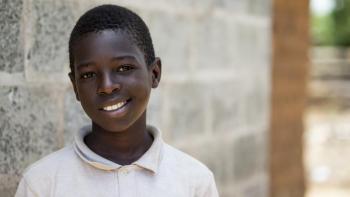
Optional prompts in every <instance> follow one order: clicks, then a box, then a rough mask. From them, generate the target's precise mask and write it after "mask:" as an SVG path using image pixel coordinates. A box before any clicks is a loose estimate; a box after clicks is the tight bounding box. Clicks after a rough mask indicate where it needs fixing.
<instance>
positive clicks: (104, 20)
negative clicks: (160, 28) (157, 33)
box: [69, 5, 155, 73]
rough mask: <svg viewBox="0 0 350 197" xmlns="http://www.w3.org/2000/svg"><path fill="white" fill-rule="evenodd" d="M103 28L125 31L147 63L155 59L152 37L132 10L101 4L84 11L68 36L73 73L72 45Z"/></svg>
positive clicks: (72, 70)
mask: <svg viewBox="0 0 350 197" xmlns="http://www.w3.org/2000/svg"><path fill="white" fill-rule="evenodd" d="M103 30H113V31H119V30H122V31H125V32H126V33H127V34H128V35H129V37H130V39H131V40H132V41H133V42H134V44H136V45H137V46H138V47H139V48H140V49H141V50H142V51H143V54H144V57H145V61H146V64H147V65H150V64H152V62H153V61H154V60H155V54H154V48H153V44H152V38H151V35H150V33H149V30H148V27H147V25H146V24H145V22H144V21H143V20H142V19H141V17H140V16H138V15H137V14H136V13H134V12H133V11H131V10H129V9H127V8H124V7H121V6H117V5H101V6H97V7H95V8H92V9H90V10H88V11H87V12H85V13H84V14H83V15H82V16H81V17H80V18H79V20H78V21H77V23H76V24H75V26H74V28H73V30H72V32H71V34H70V38H69V62H70V69H71V72H72V73H74V55H73V47H74V44H75V42H76V41H77V40H79V39H80V38H82V37H83V36H84V35H86V34H88V33H92V32H94V33H97V32H100V31H103Z"/></svg>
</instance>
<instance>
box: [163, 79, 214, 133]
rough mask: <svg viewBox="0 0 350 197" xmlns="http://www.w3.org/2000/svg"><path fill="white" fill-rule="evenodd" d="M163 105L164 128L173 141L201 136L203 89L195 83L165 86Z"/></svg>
mask: <svg viewBox="0 0 350 197" xmlns="http://www.w3.org/2000/svg"><path fill="white" fill-rule="evenodd" d="M164 88H165V99H164V101H163V102H164V105H165V107H166V111H165V114H164V115H166V117H165V120H164V121H165V125H166V126H165V128H166V129H168V130H169V132H170V133H171V134H170V135H171V137H172V138H173V139H181V138H182V139H186V138H188V137H189V136H193V135H196V134H203V133H204V130H205V122H204V121H205V114H206V106H207V101H206V100H205V98H206V96H205V92H206V91H205V89H203V87H202V86H201V85H200V84H196V83H181V84H167V85H166V86H165V87H164Z"/></svg>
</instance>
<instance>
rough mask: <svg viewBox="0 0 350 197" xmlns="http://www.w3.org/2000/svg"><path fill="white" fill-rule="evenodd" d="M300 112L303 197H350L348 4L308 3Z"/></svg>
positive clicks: (326, 0)
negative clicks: (308, 41)
mask: <svg viewBox="0 0 350 197" xmlns="http://www.w3.org/2000/svg"><path fill="white" fill-rule="evenodd" d="M310 11H311V24H310V26H311V37H312V46H311V48H310V60H311V69H310V80H309V83H308V88H309V99H308V103H307V108H306V109H305V135H304V140H305V149H304V152H305V155H304V158H305V160H304V162H305V169H306V172H307V183H308V186H309V187H308V192H307V196H308V197H323V196H325V197H326V196H337V197H346V196H350V165H349V162H348V159H347V156H348V155H349V154H350V121H349V120H350V108H349V107H350V100H349V99H350V97H349V96H350V94H349V93H350V91H349V90H350V89H349V88H350V83H349V82H350V81H349V79H350V50H349V46H350V1H349V0H312V1H311V7H310Z"/></svg>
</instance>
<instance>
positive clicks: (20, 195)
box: [15, 178, 39, 197]
mask: <svg viewBox="0 0 350 197" xmlns="http://www.w3.org/2000/svg"><path fill="white" fill-rule="evenodd" d="M38 196H39V195H37V194H36V193H34V191H33V190H32V189H31V188H30V186H29V185H28V183H27V181H26V180H25V178H22V180H21V181H20V182H19V184H18V187H17V191H16V194H15V197H38Z"/></svg>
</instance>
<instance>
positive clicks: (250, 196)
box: [240, 181, 268, 197]
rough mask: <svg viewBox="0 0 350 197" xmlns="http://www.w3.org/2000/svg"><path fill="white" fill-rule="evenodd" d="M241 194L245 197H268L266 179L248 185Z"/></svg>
mask: <svg viewBox="0 0 350 197" xmlns="http://www.w3.org/2000/svg"><path fill="white" fill-rule="evenodd" d="M240 196H242V197H243V196H244V197H257V196H259V197H267V196H268V188H267V184H266V182H265V181H256V182H254V183H252V184H249V185H248V186H246V187H245V188H244V189H243V191H242V192H241V195H240Z"/></svg>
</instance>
